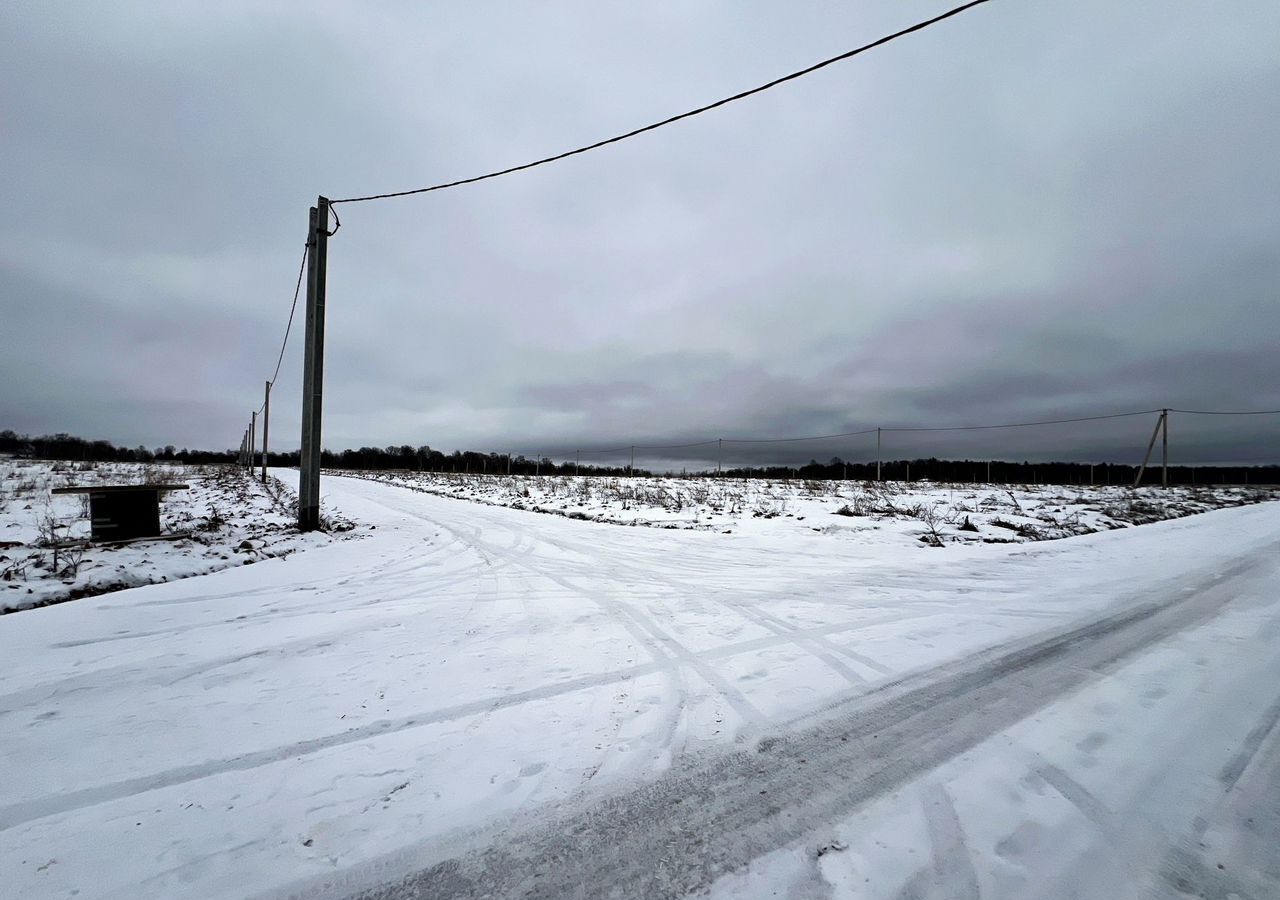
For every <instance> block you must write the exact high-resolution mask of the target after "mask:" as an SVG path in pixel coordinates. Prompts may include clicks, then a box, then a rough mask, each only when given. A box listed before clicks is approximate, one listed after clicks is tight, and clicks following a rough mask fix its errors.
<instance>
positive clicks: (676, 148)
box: [0, 0, 1280, 461]
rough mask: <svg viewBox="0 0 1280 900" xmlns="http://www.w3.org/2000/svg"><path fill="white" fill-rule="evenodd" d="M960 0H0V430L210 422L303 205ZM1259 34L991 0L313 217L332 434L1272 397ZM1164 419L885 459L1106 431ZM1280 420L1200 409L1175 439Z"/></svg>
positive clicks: (1085, 408) (582, 431)
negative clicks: (538, 161)
mask: <svg viewBox="0 0 1280 900" xmlns="http://www.w3.org/2000/svg"><path fill="white" fill-rule="evenodd" d="M948 5H950V4H940V3H932V2H903V0H892V2H882V0H865V2H856V3H849V2H844V3H834V2H822V3H808V4H796V3H785V4H784V3H763V2H758V3H757V2H752V3H743V2H728V0H723V2H702V3H689V2H647V3H633V4H617V3H611V4H602V3H598V2H576V3H571V2H539V3H524V4H516V3H511V2H471V3H466V4H417V3H408V2H406V3H398V4H393V3H379V4H374V3H359V4H357V3H340V2H332V3H306V4H303V3H298V4H277V3H263V2H259V0H254V2H245V3H236V2H218V3H210V2H208V0H200V2H185V0H164V2H155V3H151V4H138V3H123V2H120V3H109V4H108V3H98V2H84V3H71V2H58V3H6V4H4V5H3V7H0V36H2V37H3V45H4V47H5V49H4V52H3V53H2V54H0V103H2V105H0V171H2V172H3V173H4V189H3V192H2V194H0V196H3V198H4V203H3V207H2V209H3V216H2V218H0V428H13V429H16V430H18V431H20V432H30V433H39V432H53V431H69V432H73V433H76V434H80V435H83V436H86V437H92V438H98V437H102V438H107V439H110V440H113V441H115V442H117V443H124V444H129V445H134V444H137V443H145V444H146V445H148V446H156V445H161V444H169V443H172V444H176V445H178V446H190V447H197V446H199V447H229V446H234V445H235V444H237V443H238V441H239V436H240V433H241V431H242V430H243V429H244V427H245V425H246V423H247V420H248V416H249V412H250V410H252V409H254V408H256V407H257V406H258V405H259V403H260V402H261V399H262V391H263V382H264V380H265V379H267V378H269V377H270V375H271V372H272V369H273V368H274V365H275V360H276V354H277V352H278V350H279V346H280V340H281V337H282V335H283V332H284V326H285V322H286V319H287V317H288V313H289V301H290V299H291V297H292V292H293V284H294V278H295V276H296V272H297V267H298V263H299V261H300V256H301V252H302V246H303V241H304V238H305V231H306V217H307V209H308V207H309V206H310V205H312V204H313V203H314V202H315V197H316V195H317V194H320V193H323V194H325V195H327V196H330V197H334V198H339V197H347V196H352V195H358V194H365V193H370V192H380V191H386V190H400V189H405V188H411V187H417V186H422V185H426V184H431V183H435V182H439V181H445V180H451V179H454V178H460V177H466V176H470V175H474V174H479V173H481V172H484V171H489V170H491V169H495V168H502V167H505V166H508V165H512V164H516V163H520V162H524V161H527V160H529V159H532V158H535V157H540V156H544V155H548V154H550V153H554V152H557V151H560V150H563V149H567V148H570V147H572V146H576V145H579V144H583V143H587V142H590V141H594V140H597V139H600V138H602V137H606V136H608V135H610V134H613V133H616V132H620V131H625V130H628V129H630V128H632V127H635V126H637V125H641V124H645V123H647V122H649V121H652V120H655V119H658V118H662V117H664V116H667V115H670V114H672V113H675V112H679V111H682V110H684V109H686V108H689V107H692V106H696V105H699V104H701V103H705V102H707V101H710V100H714V99H717V98H718V97H720V96H722V95H726V94H729V93H733V92H736V91H738V90H741V89H743V88H746V87H750V86H753V85H755V84H758V83H760V82H763V81H766V80H768V79H771V78H773V77H776V76H778V75H780V74H783V73H785V72H788V71H790V70H793V69H796V68H800V67H802V66H804V65H808V64H810V63H812V62H815V61H817V60H819V59H822V58H825V57H827V56H831V55H834V54H836V53H839V52H842V51H844V50H847V49H850V48H852V47H854V46H857V45H859V44H862V43H865V42H867V41H869V40H871V39H874V38H876V37H879V36H880V35H882V34H885V33H887V32H890V31H894V30H897V29H899V28H901V27H904V26H906V25H908V24H911V23H912V22H914V21H917V20H919V19H922V18H927V17H928V16H930V15H933V14H935V13H937V12H940V11H942V10H944V9H946V8H947V7H948ZM1278 48H1280V4H1275V3H1258V2H1256V0H1250V2H1220V0H1215V2H1210V0H1200V2H1194V0H1193V2H1176V3H1169V2H1167V0H1164V2H1124V3H1117V2H1114V0H1079V2H1071V3H1061V2H1054V3H1050V2H1039V0H1031V2H1027V0H1023V2H1015V0H996V2H992V3H990V4H987V5H985V6H982V7H978V8H976V9H974V10H972V11H970V12H967V13H965V14H963V15H961V16H959V17H957V18H954V19H951V20H948V21H947V22H944V23H941V24H939V25H937V26H934V27H933V28H930V29H928V30H926V31H925V32H922V33H920V34H916V35H912V36H909V37H907V38H905V39H902V40H900V41H897V42H894V43H893V44H891V45H888V46H886V47H884V48H881V49H879V50H876V51H873V52H870V53H868V54H865V55H863V56H860V57H858V58H856V59H854V60H851V61H848V62H844V63H841V64H838V65H836V66H832V67H830V68H828V69H825V70H823V71H821V72H819V73H816V74H814V75H811V76H809V77H806V78H803V79H801V80H799V81H796V82H792V83H789V84H786V85H784V86H782V87H780V88H777V89H775V90H773V91H770V92H768V93H765V94H763V95H760V96H757V97H753V98H750V99H748V100H746V101H743V102H741V103H736V104H733V105H731V106H729V107H727V108H725V109H721V110H717V111H714V112H712V113H709V114H707V115H705V116H700V117H698V118H696V119H693V120H690V121H686V122H681V123H678V124H676V125H674V126H672V127H670V128H666V129H663V130H661V131H659V132H657V133H654V134H648V135H644V136H641V137H639V138H637V139H635V140H632V141H628V142H626V143H624V144H621V145H618V146H613V147H609V148H606V149H603V150H600V151H597V152H594V153H591V154H588V155H585V156H581V157H576V158H573V159H570V160H567V161H564V162H560V163H556V164H554V165H550V166H547V167H544V168H541V169H538V170H535V171H531V172H525V173H520V174H517V175H513V176H510V177H506V178H501V179H495V180H493V181H489V182H485V183H482V184H477V185H473V186H468V187H462V188H459V189H456V190H450V191H444V192H439V193H434V194H428V195H422V196H417V197H410V198H404V199H396V200H385V201H379V202H375V203H362V204H354V205H347V206H342V207H339V210H338V211H339V214H340V215H341V217H342V222H343V226H342V230H341V231H340V233H339V234H338V235H337V236H335V237H334V238H333V239H332V240H331V242H330V247H329V306H328V329H327V350H328V352H327V358H326V381H325V419H324V424H325V433H324V441H325V445H326V446H328V447H332V448H344V447H349V446H360V445H365V444H372V445H379V446H381V445H386V444H403V443H410V444H414V445H419V444H430V445H432V446H433V447H439V448H441V449H445V450H452V449H455V448H460V447H461V448H477V449H493V450H507V449H516V450H523V451H526V452H535V451H538V450H544V451H551V450H555V449H564V448H575V447H579V446H581V447H609V446H616V445H627V444H630V443H632V442H638V443H666V442H674V441H685V440H698V439H702V438H716V437H721V436H723V437H734V436H743V437H745V436H753V437H784V436H790V435H798V434H818V433H826V432H837V431H846V430H855V429H858V428H862V427H875V426H876V425H885V426H890V425H953V424H969V423H989V422H1008V421H1022V420H1028V419H1048V418H1059V417H1069V416H1077V415H1090V414H1094V413H1105V412H1112V411H1124V410H1131V409H1147V408H1152V407H1163V406H1172V407H1191V408H1208V409H1222V408H1228V409H1250V408H1269V409H1274V408H1280V377H1278V376H1280V353H1278V352H1277V347H1278V346H1280V296H1278V288H1277V285H1280V165H1277V160H1278V159H1280V49H1278ZM300 321H301V317H299V321H298V323H296V324H297V325H298V326H299V327H297V328H295V332H294V337H293V338H292V339H291V341H290V344H289V348H288V350H287V353H286V356H285V361H284V366H283V369H282V371H281V374H280V378H279V381H278V383H277V385H276V394H275V395H274V398H273V400H274V402H273V408H272V413H273V420H272V426H273V427H272V437H273V440H272V443H273V445H274V446H276V447H279V448H281V449H284V448H286V447H296V446H297V444H298V428H299V426H298V414H299V406H300V392H301V387H300V374H301V358H302V357H301V340H300V337H301V327H300ZM1152 424H1153V421H1151V420H1150V419H1147V418H1144V419H1131V420H1119V422H1116V423H1106V424H1105V425H1099V426H1097V427H1092V426H1089V427H1086V426H1080V427H1078V428H1073V429H1068V430H1065V431H1064V430H1061V429H1059V430H1052V429H1050V430H1045V431H1040V430H1036V429H1028V430H1019V431H1015V432H999V433H980V434H978V435H967V436H963V439H962V437H961V436H955V435H953V436H951V437H948V438H947V439H946V442H942V443H939V442H938V441H937V440H934V441H931V442H925V441H923V440H921V439H918V438H912V439H911V441H908V439H907V436H906V435H902V436H899V437H900V440H898V442H897V447H898V451H895V452H901V453H902V454H904V455H906V454H910V455H915V453H916V451H917V450H927V451H928V452H929V453H937V454H938V455H962V454H967V453H971V452H972V453H996V454H1000V455H1003V456H1006V457H1008V458H1022V457H1024V456H1034V455H1036V454H1041V455H1043V454H1048V455H1050V456H1059V457H1061V456H1072V455H1075V456H1078V457H1080V458H1101V457H1104V456H1106V455H1108V454H1111V455H1116V454H1119V455H1120V456H1123V457H1125V458H1126V459H1128V458H1132V457H1133V456H1135V455H1139V454H1140V453H1141V451H1142V449H1143V446H1144V445H1145V443H1146V440H1147V437H1148V436H1149V432H1150V428H1151V425H1152ZM1278 435H1280V417H1269V418H1255V419H1213V420H1207V419H1201V420H1196V421H1193V420H1191V419H1190V418H1189V417H1182V418H1181V419H1179V420H1175V427H1174V429H1173V431H1172V433H1171V445H1172V447H1173V448H1174V458H1175V459H1178V458H1179V456H1178V454H1179V453H1181V454H1182V456H1181V457H1180V458H1181V459H1184V460H1188V461H1194V460H1203V461H1208V460H1212V459H1224V460H1225V459H1243V458H1253V457H1263V456H1268V455H1271V456H1280V447H1278V446H1277V440H1276V439H1277V436H1278ZM873 443H874V442H872V444H873ZM867 447H868V445H867V443H866V441H865V439H863V442H862V443H860V444H858V443H854V442H845V443H841V442H830V443H829V444H827V445H817V446H814V447H810V446H809V445H796V446H794V447H785V445H784V449H779V450H778V452H779V453H780V454H781V455H782V456H783V457H786V456H787V454H791V455H799V456H801V457H803V459H807V458H808V457H809V456H816V457H818V458H827V457H830V456H832V455H836V454H837V453H839V454H841V455H850V456H854V457H856V456H858V455H859V454H862V455H865V454H866V453H867V452H868V450H867ZM1042 451H1043V453H1042ZM926 455H927V454H926Z"/></svg>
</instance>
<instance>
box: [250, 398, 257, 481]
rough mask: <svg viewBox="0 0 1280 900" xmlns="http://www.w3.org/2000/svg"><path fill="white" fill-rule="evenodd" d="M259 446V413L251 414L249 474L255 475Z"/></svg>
mask: <svg viewBox="0 0 1280 900" xmlns="http://www.w3.org/2000/svg"><path fill="white" fill-rule="evenodd" d="M257 444H258V413H257V412H256V411H255V412H251V413H249V474H250V475H252V474H253V458H254V451H255V450H256V449H257Z"/></svg>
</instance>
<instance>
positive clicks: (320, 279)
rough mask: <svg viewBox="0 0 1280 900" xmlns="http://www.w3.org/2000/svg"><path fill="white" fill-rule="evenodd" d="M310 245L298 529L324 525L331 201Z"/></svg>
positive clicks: (316, 209) (315, 217)
mask: <svg viewBox="0 0 1280 900" xmlns="http://www.w3.org/2000/svg"><path fill="white" fill-rule="evenodd" d="M309 229H310V230H309V231H308V237H307V246H308V247H309V249H310V251H311V252H310V253H309V254H308V255H307V331H306V339H305V345H304V348H303V357H302V451H301V453H300V454H299V456H298V528H299V529H301V530H302V531H315V530H316V529H317V528H319V527H320V413H321V401H322V399H323V387H324V303H325V270H326V267H327V263H328V257H329V201H328V200H327V199H326V198H324V197H319V198H317V199H316V205H315V206H313V207H311V216H310V220H309Z"/></svg>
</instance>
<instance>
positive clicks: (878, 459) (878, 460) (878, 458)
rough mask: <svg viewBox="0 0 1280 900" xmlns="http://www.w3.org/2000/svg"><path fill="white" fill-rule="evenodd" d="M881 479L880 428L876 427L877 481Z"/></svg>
mask: <svg viewBox="0 0 1280 900" xmlns="http://www.w3.org/2000/svg"><path fill="white" fill-rule="evenodd" d="M879 480H880V429H879V428H877V429H876V481H879Z"/></svg>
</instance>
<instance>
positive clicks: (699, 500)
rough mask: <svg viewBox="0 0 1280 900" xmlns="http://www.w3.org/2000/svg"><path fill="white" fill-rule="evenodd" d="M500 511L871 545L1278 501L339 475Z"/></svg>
mask: <svg viewBox="0 0 1280 900" xmlns="http://www.w3.org/2000/svg"><path fill="white" fill-rule="evenodd" d="M333 474H340V475H343V476H346V477H350V478H365V479H370V480H374V481H380V482H383V483H385V484H393V485H396V486H398V487H406V488H409V489H410V490H415V491H421V492H423V493H428V494H438V495H439V496H442V497H455V498H457V499H460V500H471V501H474V502H477V503H484V504H488V505H491V506H505V507H508V508H511V509H524V510H531V511H533V512H538V513H548V514H551V515H558V516H566V517H568V518H571V519H586V520H590V521H592V522H608V523H611V524H615V525H640V526H649V527H653V528H681V529H700V530H711V531H723V532H734V531H742V530H743V529H749V530H752V531H759V532H761V533H773V534H776V533H783V532H787V531H796V530H803V531H816V532H820V533H822V534H829V535H839V536H842V537H849V538H852V539H855V540H857V541H858V543H859V544H865V543H866V542H868V541H875V542H887V543H895V544H896V543H901V542H902V540H903V539H904V538H906V539H911V540H918V541H920V542H922V543H924V544H928V545H930V546H935V547H940V546H943V545H944V544H950V543H973V542H980V543H987V544H1002V543H1020V542H1024V541H1043V540H1053V539H1056V538H1063V537H1072V536H1075V535H1081V534H1092V533H1094V532H1096V531H1105V530H1108V529H1114V528H1127V527H1129V526H1131V525H1144V524H1148V523H1150V522H1160V521H1164V520H1166V519H1176V518H1180V517H1182V516H1188V515H1194V514H1195V513H1202V512H1208V511H1209V510H1211V509H1222V508H1224V507H1229V506H1243V505H1246V504H1250V503H1261V502H1263V501H1264V500H1274V499H1277V498H1280V491H1277V489H1276V488H1274V487H1241V486H1238V485H1231V486H1228V485H1221V486H1213V485H1201V486H1190V487H1185V486H1184V487H1173V488H1159V487H1142V488H1138V489H1136V490H1134V489H1132V488H1129V487H1121V486H1116V485H1109V486H1108V485H1096V486H1095V485H1056V484H1048V485H1027V484H1021V485H992V484H982V485H978V484H935V483H931V482H927V481H915V482H908V483H902V482H891V481H886V482H873V481H866V482H858V481H809V480H801V479H797V480H794V481H771V480H767V479H723V480H722V479H718V478H706V477H696V478H676V477H658V478H650V477H637V478H612V477H605V476H586V475H584V476H580V477H578V476H568V475H545V476H532V477H531V476H519V475H518V476H501V475H463V474H447V473H434V472H354V471H343V470H335V471H334V472H333Z"/></svg>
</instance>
